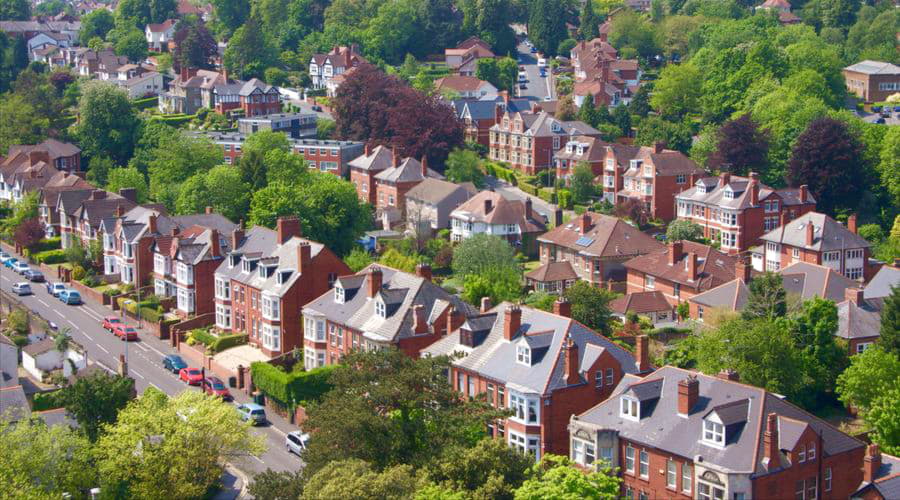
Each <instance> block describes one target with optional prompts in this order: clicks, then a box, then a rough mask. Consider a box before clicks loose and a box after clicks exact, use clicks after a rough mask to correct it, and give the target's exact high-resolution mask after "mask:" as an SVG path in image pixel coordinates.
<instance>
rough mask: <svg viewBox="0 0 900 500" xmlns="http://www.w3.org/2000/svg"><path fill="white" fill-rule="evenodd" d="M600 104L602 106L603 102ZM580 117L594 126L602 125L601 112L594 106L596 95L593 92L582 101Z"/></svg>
mask: <svg viewBox="0 0 900 500" xmlns="http://www.w3.org/2000/svg"><path fill="white" fill-rule="evenodd" d="M600 106H601V107H602V106H603V104H601V105H600ZM578 119H579V120H580V121H583V122H584V123H587V124H588V125H590V126H592V127H597V126H598V125H600V113H599V112H598V111H597V108H596V107H595V106H594V96H593V95H592V94H588V95H586V96H585V97H584V101H582V102H581V107H579V108H578Z"/></svg>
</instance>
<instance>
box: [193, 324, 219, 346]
mask: <svg viewBox="0 0 900 500" xmlns="http://www.w3.org/2000/svg"><path fill="white" fill-rule="evenodd" d="M188 337H189V338H190V339H193V341H194V342H199V343H201V344H203V345H205V346H206V347H209V346H211V345H213V344H214V343H215V342H216V340H217V339H216V336H215V335H213V334H211V333H209V330H208V329H206V328H197V329H195V330H191V333H190V334H189V335H188Z"/></svg>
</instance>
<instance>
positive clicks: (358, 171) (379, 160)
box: [348, 144, 396, 207]
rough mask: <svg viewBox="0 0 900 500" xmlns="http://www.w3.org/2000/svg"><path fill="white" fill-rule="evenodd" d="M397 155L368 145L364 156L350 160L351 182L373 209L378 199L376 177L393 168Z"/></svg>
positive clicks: (386, 149) (388, 150)
mask: <svg viewBox="0 0 900 500" xmlns="http://www.w3.org/2000/svg"><path fill="white" fill-rule="evenodd" d="M395 155H396V154H395V152H394V151H391V149H390V148H387V147H385V146H376V147H375V148H373V149H370V148H369V145H368V144H366V146H365V149H364V151H363V154H362V156H360V157H358V158H355V159H353V160H350V163H349V164H348V165H349V166H350V182H352V183H353V186H354V187H355V188H356V194H357V195H358V196H359V199H360V200H362V201H364V202H367V203H369V204H370V205H372V206H373V207H374V206H375V205H376V201H377V200H378V197H377V190H376V187H375V176H376V175H378V174H379V173H380V172H382V171H384V170H387V169H388V168H391V166H393V164H394V156H395Z"/></svg>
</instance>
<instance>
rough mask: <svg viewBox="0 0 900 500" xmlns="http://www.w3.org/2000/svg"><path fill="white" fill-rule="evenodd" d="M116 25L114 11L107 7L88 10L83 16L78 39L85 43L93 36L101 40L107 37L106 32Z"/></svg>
mask: <svg viewBox="0 0 900 500" xmlns="http://www.w3.org/2000/svg"><path fill="white" fill-rule="evenodd" d="M115 26H116V19H115V18H114V17H113V15H112V12H110V11H108V10H106V9H97V10H94V11H91V12H88V13H87V14H85V15H84V16H82V17H81V29H79V30H78V39H79V40H81V43H82V44H83V45H87V42H88V41H90V40H91V39H92V38H94V37H97V38H100V39H101V40H102V39H104V38H106V34H107V33H109V32H110V30H112V29H113V28H115Z"/></svg>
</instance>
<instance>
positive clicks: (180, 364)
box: [163, 354, 187, 374]
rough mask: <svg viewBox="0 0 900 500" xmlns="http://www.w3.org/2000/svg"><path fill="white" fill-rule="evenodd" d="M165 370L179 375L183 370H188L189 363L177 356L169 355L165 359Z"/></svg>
mask: <svg viewBox="0 0 900 500" xmlns="http://www.w3.org/2000/svg"><path fill="white" fill-rule="evenodd" d="M163 368H165V369H166V370H169V371H170V372H172V373H175V374H178V372H180V371H181V369H182V368H187V363H185V362H184V360H183V359H181V356H179V355H177V354H168V355H166V356H164V357H163Z"/></svg>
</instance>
